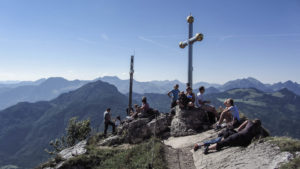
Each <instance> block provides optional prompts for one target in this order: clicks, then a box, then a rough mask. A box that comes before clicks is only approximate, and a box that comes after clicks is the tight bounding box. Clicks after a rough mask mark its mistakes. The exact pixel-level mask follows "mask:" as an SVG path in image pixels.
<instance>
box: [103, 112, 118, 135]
mask: <svg viewBox="0 0 300 169" xmlns="http://www.w3.org/2000/svg"><path fill="white" fill-rule="evenodd" d="M110 110H111V109H110V108H107V109H106V111H105V112H104V114H103V117H104V135H105V136H106V134H107V129H108V125H111V126H112V130H113V133H115V127H116V126H115V123H113V122H112V121H111V117H110Z"/></svg>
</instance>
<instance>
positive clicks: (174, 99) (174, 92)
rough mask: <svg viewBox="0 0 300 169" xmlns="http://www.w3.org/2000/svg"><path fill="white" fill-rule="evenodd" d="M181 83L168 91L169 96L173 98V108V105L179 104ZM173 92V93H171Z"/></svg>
mask: <svg viewBox="0 0 300 169" xmlns="http://www.w3.org/2000/svg"><path fill="white" fill-rule="evenodd" d="M178 88H179V85H178V84H176V85H175V86H174V89H173V90H171V91H170V92H169V93H168V96H169V97H170V98H172V103H171V108H173V107H175V106H176V105H177V103H176V102H177V100H178V95H179V93H180V91H179V89H178ZM171 94H172V95H171Z"/></svg>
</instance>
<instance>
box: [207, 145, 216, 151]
mask: <svg viewBox="0 0 300 169" xmlns="http://www.w3.org/2000/svg"><path fill="white" fill-rule="evenodd" d="M208 149H209V150H216V149H217V144H213V145H210V146H209V147H208Z"/></svg>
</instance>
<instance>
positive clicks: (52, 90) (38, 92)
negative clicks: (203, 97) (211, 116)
mask: <svg viewBox="0 0 300 169" xmlns="http://www.w3.org/2000/svg"><path fill="white" fill-rule="evenodd" d="M96 80H101V81H105V82H108V83H110V84H112V85H114V86H116V87H117V88H118V90H119V91H120V92H121V93H123V94H127V93H128V90H129V81H128V80H121V79H119V78H118V77H116V76H105V77H102V78H98V79H95V80H91V81H80V80H74V81H68V80H66V79H64V78H60V77H53V78H48V79H40V80H37V81H21V82H18V83H16V82H2V83H1V82H0V110H1V109H4V108H7V107H9V106H12V105H14V104H17V103H18V102H23V101H27V102H36V101H48V100H51V99H53V98H55V97H57V96H58V95H60V94H62V93H65V92H68V91H72V90H75V89H77V88H79V87H81V86H82V85H84V84H86V83H88V82H92V81H96ZM175 84H179V86H180V90H181V91H182V90H185V86H186V85H185V83H182V82H180V81H178V80H174V81H168V80H165V81H149V82H139V81H134V83H133V92H134V93H136V94H144V93H159V94H166V93H167V92H168V91H170V90H171V89H172V88H173V86H174V85H175ZM200 86H205V87H206V93H207V94H209V93H219V92H222V91H226V90H230V89H235V88H256V89H258V90H261V91H263V92H276V91H278V90H280V89H283V88H287V89H289V90H290V91H292V92H294V93H296V94H298V95H300V84H298V83H296V82H292V81H287V82H284V83H282V82H279V83H275V84H263V83H262V82H260V81H258V80H256V79H254V78H251V77H249V78H244V79H237V80H232V81H229V82H227V83H225V84H223V85H220V84H211V83H206V82H199V83H195V84H194V91H195V92H198V88H199V87H200Z"/></svg>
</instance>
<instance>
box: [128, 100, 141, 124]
mask: <svg viewBox="0 0 300 169" xmlns="http://www.w3.org/2000/svg"><path fill="white" fill-rule="evenodd" d="M133 107H134V109H131V111H130V112H129V115H128V116H126V121H131V120H133V119H135V118H137V117H138V114H139V113H140V112H141V110H140V107H139V106H138V105H137V104H134V106H133Z"/></svg>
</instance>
